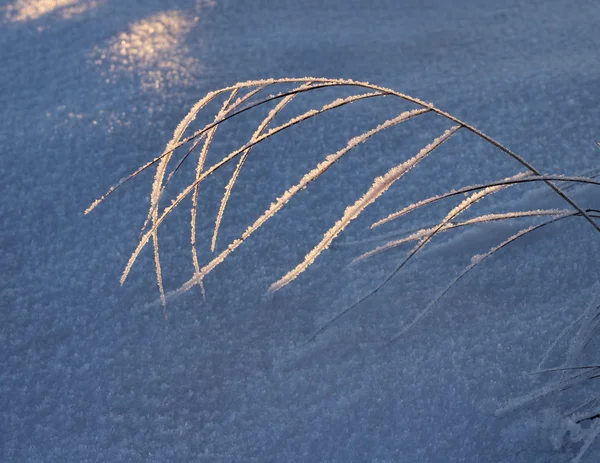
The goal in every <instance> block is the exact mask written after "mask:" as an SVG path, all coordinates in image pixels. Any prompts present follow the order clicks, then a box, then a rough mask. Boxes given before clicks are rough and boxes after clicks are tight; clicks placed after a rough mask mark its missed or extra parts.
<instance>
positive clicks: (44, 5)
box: [5, 0, 98, 22]
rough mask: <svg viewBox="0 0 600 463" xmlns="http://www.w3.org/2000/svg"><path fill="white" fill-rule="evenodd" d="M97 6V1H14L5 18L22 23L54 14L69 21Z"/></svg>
mask: <svg viewBox="0 0 600 463" xmlns="http://www.w3.org/2000/svg"><path fill="white" fill-rule="evenodd" d="M97 5H98V1H97V0H90V1H85V0H84V1H82V0H16V1H15V2H13V3H12V4H10V5H8V6H7V7H6V8H5V18H6V19H7V20H8V21H10V22H24V21H32V20H36V19H39V18H41V17H42V16H44V15H47V14H49V13H52V12H56V13H59V14H60V15H61V16H62V17H63V18H65V19H70V18H72V17H73V16H75V15H79V14H82V13H84V12H86V11H87V10H89V9H90V8H94V7H96V6H97Z"/></svg>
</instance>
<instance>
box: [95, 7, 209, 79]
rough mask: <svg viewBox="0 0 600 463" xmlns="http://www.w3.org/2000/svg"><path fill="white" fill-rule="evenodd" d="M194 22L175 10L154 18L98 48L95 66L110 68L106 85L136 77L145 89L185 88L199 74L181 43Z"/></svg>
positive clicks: (136, 25) (183, 42)
mask: <svg viewBox="0 0 600 463" xmlns="http://www.w3.org/2000/svg"><path fill="white" fill-rule="evenodd" d="M197 21H198V17H194V15H186V14H184V13H183V12H181V11H178V10H172V11H166V12H161V13H158V14H155V15H153V16H151V17H149V18H146V19H143V20H141V21H137V22H135V23H133V24H131V25H130V26H129V29H128V30H127V31H125V32H121V33H120V34H119V35H118V36H116V37H114V38H112V39H110V40H109V42H108V44H107V45H106V46H103V47H97V48H96V49H95V50H94V52H93V54H92V57H93V58H94V60H95V63H96V64H97V65H103V64H106V63H108V64H109V66H108V69H107V70H105V71H104V75H105V77H106V78H107V82H108V81H111V80H112V79H113V78H114V77H115V76H117V75H118V74H122V73H126V74H130V75H137V76H139V77H140V79H141V82H142V86H143V87H144V88H145V89H160V88H162V87H163V86H164V85H165V84H172V83H179V84H182V83H183V84H185V83H186V82H189V81H191V80H192V79H193V78H194V76H196V75H197V74H198V73H200V70H201V65H200V62H199V61H198V59H197V58H195V57H194V56H193V55H192V54H191V53H190V50H189V49H188V47H187V46H186V45H185V40H184V38H185V36H186V34H187V33H188V32H189V31H190V30H191V29H192V27H193V26H194V24H195V23H196V22H197Z"/></svg>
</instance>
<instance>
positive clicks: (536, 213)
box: [352, 209, 570, 264]
mask: <svg viewBox="0 0 600 463" xmlns="http://www.w3.org/2000/svg"><path fill="white" fill-rule="evenodd" d="M568 212H570V211H569V210H567V209H544V210H541V209H537V210H533V211H519V212H504V213H499V214H485V215H482V216H479V217H474V218H472V219H469V220H465V221H464V222H448V223H446V224H445V225H444V226H443V227H442V228H441V229H439V230H438V232H439V233H441V232H446V231H449V230H453V229H456V228H460V227H467V226H470V225H476V224H482V223H488V222H495V221H503V220H510V219H516V218H523V217H540V216H548V215H550V216H556V215H561V214H565V213H568ZM435 229H436V226H429V227H426V228H421V229H419V230H416V231H414V232H412V233H410V234H409V235H407V236H405V237H404V238H400V239H397V240H393V241H389V242H387V243H386V244H384V245H382V246H378V247H376V248H375V249H372V250H371V251H367V252H365V253H363V254H361V255H360V256H358V257H356V258H355V259H354V260H352V263H353V264H354V263H357V262H360V261H362V260H364V259H367V258H369V257H373V256H375V255H376V254H379V253H381V252H384V251H387V250H389V249H392V248H394V247H396V246H400V245H401V244H404V243H408V242H411V241H417V240H420V239H422V238H424V237H425V236H427V235H428V234H430V233H433V232H434V230H435Z"/></svg>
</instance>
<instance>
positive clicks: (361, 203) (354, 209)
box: [269, 110, 460, 292]
mask: <svg viewBox="0 0 600 463" xmlns="http://www.w3.org/2000/svg"><path fill="white" fill-rule="evenodd" d="M417 111H422V110H416V111H415V112H417ZM407 117H408V115H406V116H405V117H404V118H402V115H401V116H399V117H398V118H397V119H398V121H396V120H394V119H392V120H390V121H387V122H386V123H384V124H382V125H381V126H379V127H377V128H376V129H374V130H373V131H372V132H373V133H376V132H377V131H380V130H384V129H386V128H388V127H391V126H392V125H395V124H397V123H398V122H402V121H403V120H406V118H407ZM399 118H401V119H399ZM459 129H460V127H459V126H455V127H452V128H451V129H449V130H447V131H446V132H444V134H442V135H441V136H440V137H439V138H436V139H435V140H434V141H433V142H432V143H431V144H429V145H427V146H426V147H425V148H423V149H422V150H421V151H420V152H419V153H418V154H417V155H416V156H414V157H412V158H411V159H409V160H408V161H406V162H403V163H402V164H399V165H398V166H396V167H392V168H391V169H390V170H389V171H388V172H387V173H386V174H385V175H384V176H383V177H378V178H376V179H375V180H374V182H373V185H372V186H371V188H369V190H368V191H367V192H366V193H365V194H364V195H363V196H362V198H360V199H359V200H358V201H356V202H355V203H354V204H353V205H352V206H350V207H348V208H346V211H345V212H344V215H343V216H342V218H341V219H340V220H338V221H337V222H336V224H335V225H334V226H333V227H331V228H330V229H329V230H328V231H327V232H326V233H325V235H324V236H323V239H322V240H321V242H320V243H319V244H317V245H316V246H315V247H314V248H313V249H312V251H310V252H309V253H308V254H307V255H306V256H305V257H304V261H303V262H301V263H300V264H298V265H297V266H296V267H295V268H294V269H293V270H290V271H289V272H288V273H287V274H286V275H284V276H283V277H282V278H281V279H280V280H278V281H276V282H275V283H273V284H272V285H271V286H270V287H269V290H270V291H271V292H275V291H278V290H279V289H281V288H282V287H284V286H285V285H287V284H288V283H290V282H291V281H292V280H294V279H295V278H297V277H298V275H300V274H301V273H302V272H304V271H305V270H306V269H307V268H308V266H309V265H311V264H312V263H313V262H314V260H315V259H316V258H317V257H318V256H319V254H321V252H323V251H324V250H325V249H327V248H328V247H329V245H330V244H331V242H332V241H333V239H334V238H335V237H336V236H338V235H339V234H340V233H341V232H342V231H343V230H344V229H345V228H346V227H347V226H348V225H349V224H350V222H351V221H352V220H354V219H355V218H356V217H358V215H359V214H360V213H361V212H362V211H363V210H364V209H365V208H366V207H367V206H369V205H370V204H372V203H373V202H374V201H375V200H376V199H377V198H379V197H380V196H381V195H382V194H383V193H384V192H385V191H387V190H388V188H389V187H390V186H391V185H392V184H393V183H394V182H395V181H396V180H399V179H400V178H401V177H402V176H403V175H404V174H406V173H407V172H408V171H409V170H411V169H412V168H413V167H415V166H416V165H417V164H418V163H419V162H421V161H422V160H423V159H425V158H426V157H427V156H428V155H429V154H430V153H431V152H433V150H435V149H436V148H437V147H438V146H440V145H441V144H443V143H444V142H446V141H447V140H448V139H449V138H450V137H451V136H452V135H454V134H455V133H456V132H457V131H458V130H459ZM367 134H369V132H367ZM367 134H365V135H367ZM369 136H370V135H369ZM365 140H366V138H365V137H364V136H363V137H358V139H353V140H351V141H350V143H349V146H356V145H357V144H358V143H362V142H364V141H365Z"/></svg>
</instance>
